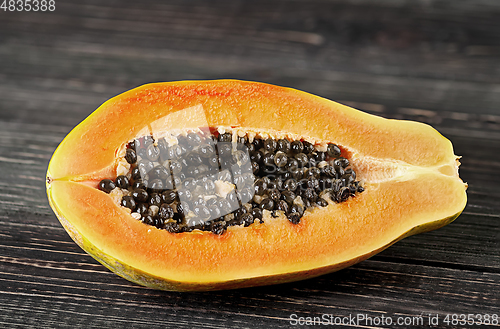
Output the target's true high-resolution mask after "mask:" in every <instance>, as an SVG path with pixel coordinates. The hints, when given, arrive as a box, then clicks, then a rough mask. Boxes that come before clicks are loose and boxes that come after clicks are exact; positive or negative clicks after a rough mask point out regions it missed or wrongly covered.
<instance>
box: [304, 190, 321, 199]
mask: <svg viewBox="0 0 500 329" xmlns="http://www.w3.org/2000/svg"><path fill="white" fill-rule="evenodd" d="M302 196H303V197H305V198H306V199H308V200H311V201H314V200H315V199H316V197H317V196H318V195H317V194H316V192H314V190H313V189H312V188H310V187H308V188H306V189H305V190H304V192H303V193H302Z"/></svg>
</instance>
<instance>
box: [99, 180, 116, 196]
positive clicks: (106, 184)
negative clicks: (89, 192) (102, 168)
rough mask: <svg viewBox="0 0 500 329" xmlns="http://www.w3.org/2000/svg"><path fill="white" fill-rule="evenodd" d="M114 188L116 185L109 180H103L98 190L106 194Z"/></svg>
mask: <svg viewBox="0 0 500 329" xmlns="http://www.w3.org/2000/svg"><path fill="white" fill-rule="evenodd" d="M115 188H116V185H115V183H114V182H113V181H112V180H111V179H107V178H105V179H103V180H102V181H100V182H99V189H100V190H101V191H104V192H106V193H109V192H111V191H112V190H113V189H115Z"/></svg>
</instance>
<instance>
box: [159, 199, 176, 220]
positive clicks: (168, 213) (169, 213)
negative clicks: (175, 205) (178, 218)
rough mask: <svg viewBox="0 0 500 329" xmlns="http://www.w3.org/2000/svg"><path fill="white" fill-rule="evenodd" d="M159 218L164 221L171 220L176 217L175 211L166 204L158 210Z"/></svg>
mask: <svg viewBox="0 0 500 329" xmlns="http://www.w3.org/2000/svg"><path fill="white" fill-rule="evenodd" d="M158 216H159V217H160V218H163V219H169V218H173V217H174V209H172V207H171V206H170V205H168V204H166V203H163V204H162V205H161V206H160V210H158Z"/></svg>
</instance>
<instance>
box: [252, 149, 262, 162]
mask: <svg viewBox="0 0 500 329" xmlns="http://www.w3.org/2000/svg"><path fill="white" fill-rule="evenodd" d="M263 158H264V154H263V153H262V152H261V151H255V152H253V153H252V154H250V160H252V161H254V162H257V163H262V160H263Z"/></svg>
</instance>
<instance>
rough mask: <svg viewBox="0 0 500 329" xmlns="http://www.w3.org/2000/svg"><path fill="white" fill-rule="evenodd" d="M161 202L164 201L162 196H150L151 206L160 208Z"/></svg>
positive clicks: (152, 194) (155, 194)
mask: <svg viewBox="0 0 500 329" xmlns="http://www.w3.org/2000/svg"><path fill="white" fill-rule="evenodd" d="M161 201H162V198H161V195H159V194H158V193H151V194H150V196H149V204H150V205H151V206H158V207H159V206H160V205H161Z"/></svg>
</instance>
